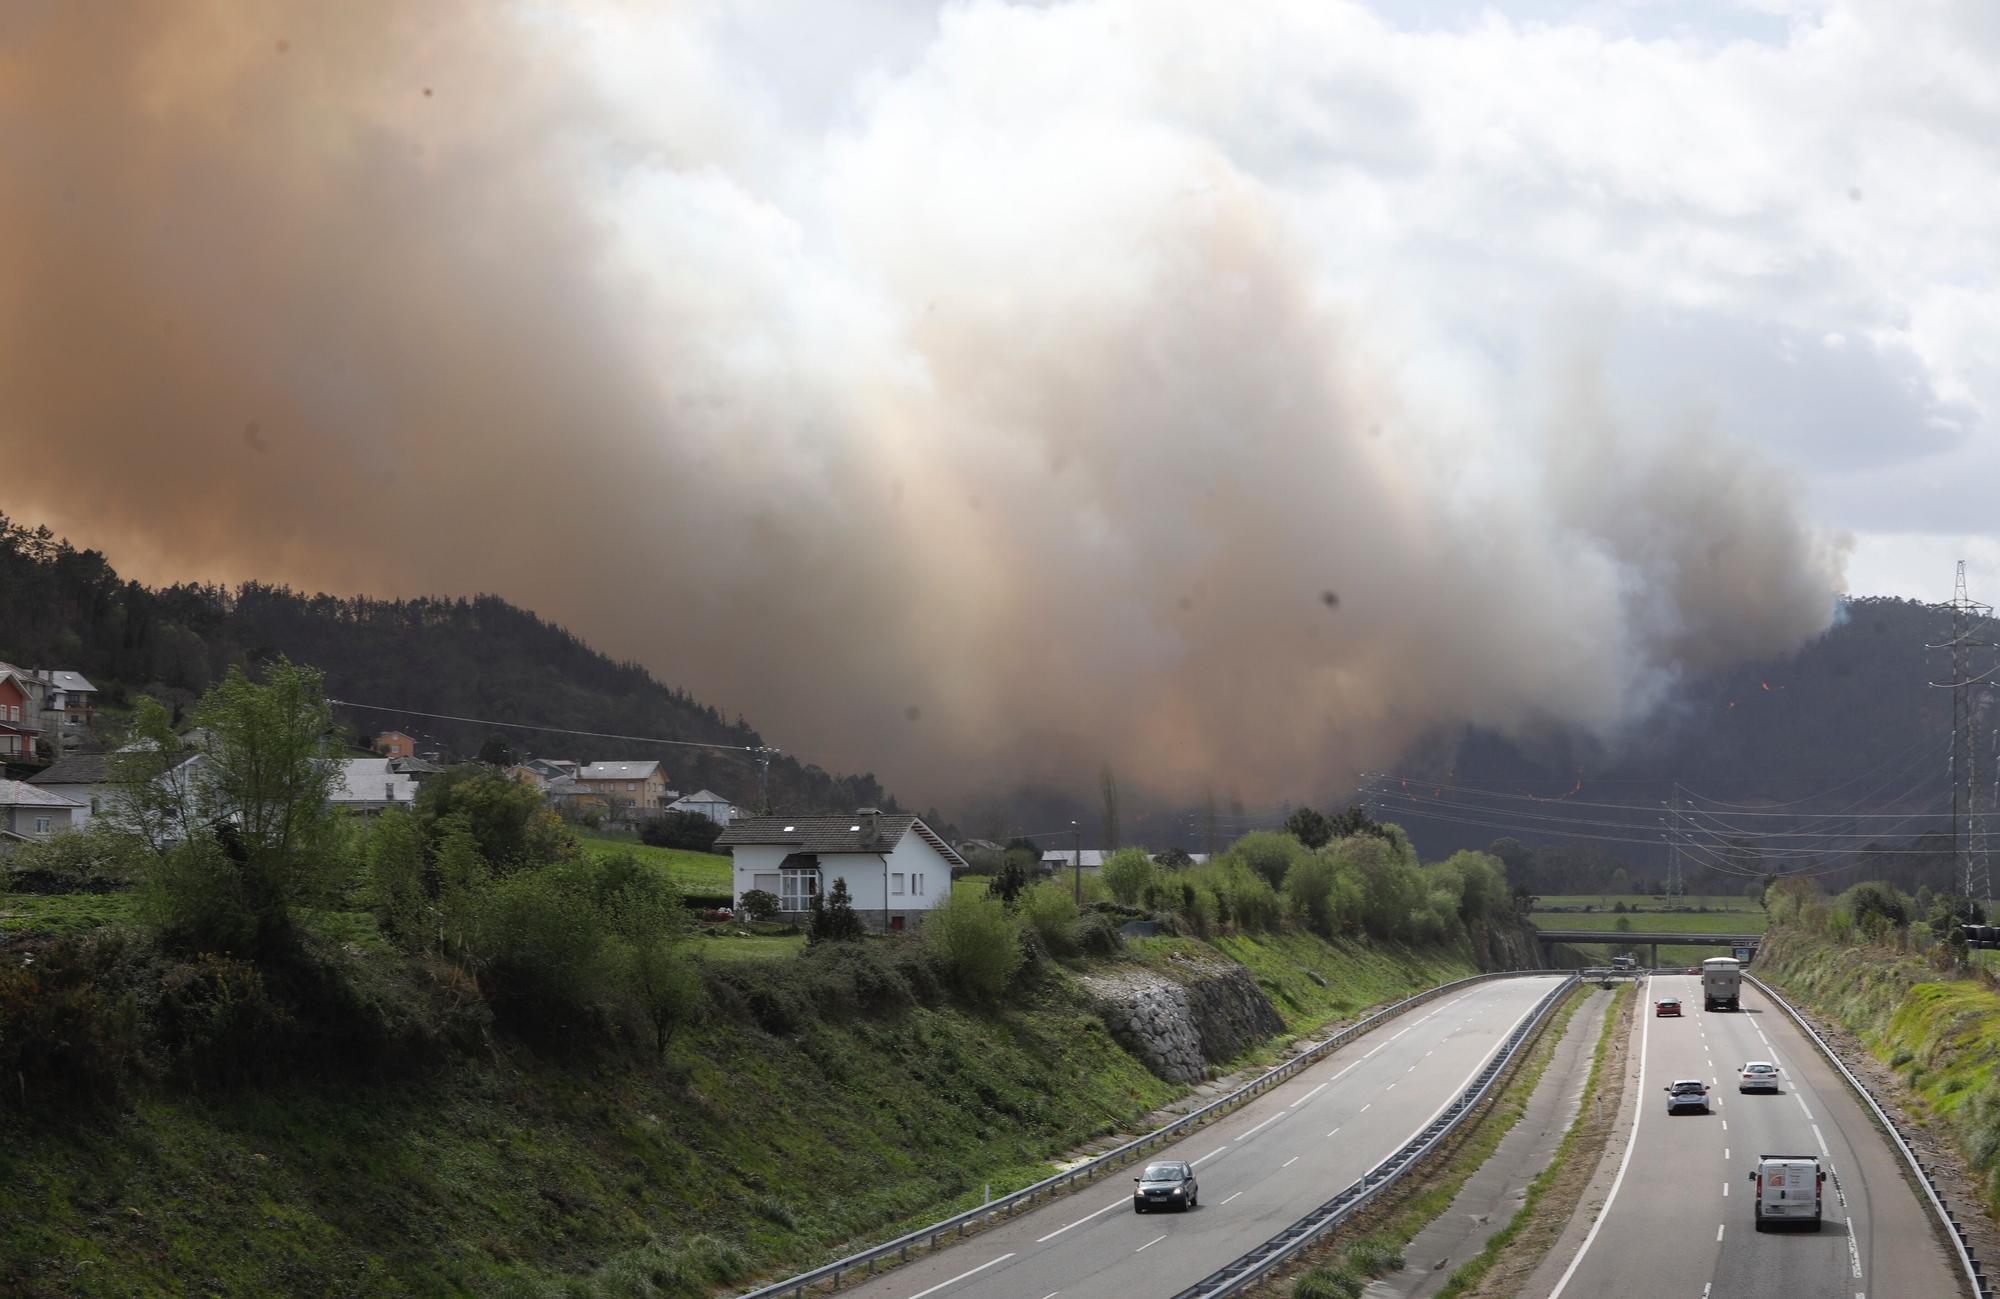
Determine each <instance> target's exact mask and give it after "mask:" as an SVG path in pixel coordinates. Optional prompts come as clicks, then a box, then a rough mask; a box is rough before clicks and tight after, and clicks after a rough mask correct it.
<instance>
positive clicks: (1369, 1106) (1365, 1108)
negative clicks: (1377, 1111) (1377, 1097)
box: [1359, 1101, 1375, 1114]
mask: <svg viewBox="0 0 2000 1299" xmlns="http://www.w3.org/2000/svg"><path fill="white" fill-rule="evenodd" d="M1374 1106H1375V1102H1374V1101H1369V1102H1368V1104H1366V1105H1363V1106H1362V1107H1361V1109H1360V1111H1359V1112H1360V1113H1362V1114H1366V1113H1367V1112H1368V1111H1369V1110H1371V1109H1373V1108H1374Z"/></svg>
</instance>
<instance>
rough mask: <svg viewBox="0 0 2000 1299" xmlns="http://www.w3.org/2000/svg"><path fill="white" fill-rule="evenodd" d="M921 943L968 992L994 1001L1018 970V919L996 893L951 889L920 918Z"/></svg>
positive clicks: (1019, 954) (977, 997) (968, 994)
mask: <svg viewBox="0 0 2000 1299" xmlns="http://www.w3.org/2000/svg"><path fill="white" fill-rule="evenodd" d="M924 942H925V944H926V945H927V946H928V947H929V948H930V949H931V951H932V952H934V953H935V954H936V955H937V958H938V962H939V964H941V965H942V966H943V967H944V970H945V973H946V976H947V977H948V978H950V980H951V981H952V983H953V984H954V985H956V986H957V987H958V989H959V990H960V991H961V992H963V993H965V994H966V995H967V996H969V997H972V998H974V999H975V1000H979V1001H987V1002H992V1001H997V1000H998V999H999V997H1000V994H1001V993H1002V992H1003V991H1005V990H1006V987H1007V983H1008V981H1009V980H1010V979H1012V978H1013V977H1014V971H1015V970H1017V969H1019V968H1020V966H1021V961H1022V954H1021V924H1020V921H1019V920H1018V919H1017V918H1016V917H1015V916H1014V915H1013V913H1011V912H1010V911H1008V910H1007V907H1006V904H1004V903H1002V902H1001V901H1000V900H999V899H997V898H991V897H981V896H977V895H974V894H972V893H953V894H951V896H949V897H947V898H946V899H945V900H944V902H943V903H942V904H940V905H939V906H936V907H933V908H931V912H930V915H929V916H927V917H926V918H925V919H924Z"/></svg>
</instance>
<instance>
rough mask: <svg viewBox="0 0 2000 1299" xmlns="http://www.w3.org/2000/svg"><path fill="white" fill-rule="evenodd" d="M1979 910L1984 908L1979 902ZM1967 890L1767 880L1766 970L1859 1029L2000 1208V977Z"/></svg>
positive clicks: (1989, 1202)
mask: <svg viewBox="0 0 2000 1299" xmlns="http://www.w3.org/2000/svg"><path fill="white" fill-rule="evenodd" d="M1970 914H1971V915H1972V918H1973V919H1974V920H1975V922H1977V921H1978V920H1980V919H1983V918H1984V917H1983V915H1982V914H1980V909H1976V908H1975V909H1974V910H1973V912H1972V913H1970ZM1967 917H1968V911H1967V908H1966V907H1965V904H1964V903H1963V902H1962V901H1959V900H1957V899H1954V898H1953V897H1951V896H1949V895H1933V894H1931V893H1930V891H1929V890H1928V889H1919V890H1918V891H1917V893H1916V894H1915V895H1909V894H1905V893H1902V892H1901V891H1899V890H1897V889H1895V888H1893V887H1891V886H1889V885H1886V884H1882V883H1878V882H1873V881H1870V882H1864V883H1861V884H1856V885H1854V886H1853V887H1852V888H1850V889H1848V890H1847V891H1845V892H1844V893H1841V894H1839V895H1837V896H1832V897H1828V896H1825V895H1823V894H1821V893H1819V892H1817V891H1816V890H1814V889H1813V888H1812V887H1811V886H1810V883H1809V882H1808V881H1786V882H1782V883H1780V884H1778V885H1776V886H1774V887H1773V888H1772V890H1771V932H1770V934H1769V935H1768V937H1767V940H1766V946H1765V947H1764V949H1763V952H1762V954H1761V955H1760V957H1759V959H1758V965H1759V973H1762V974H1764V976H1765V977H1767V978H1769V979H1771V980H1772V981H1773V982H1775V983H1777V984H1778V985H1779V986H1780V987H1782V988H1783V989H1784V990H1785V992H1786V993H1787V994H1788V995H1793V996H1796V997H1798V998H1799V999H1800V1000H1801V1001H1802V1002H1803V1003H1804V1004H1805V1005H1806V1006H1808V1007H1809V1008H1811V1009H1813V1010H1814V1011H1816V1012H1818V1013H1820V1014H1823V1015H1826V1016H1828V1017H1830V1018H1832V1019H1833V1020H1834V1021H1836V1022H1837V1023H1839V1024H1840V1025H1842V1026H1843V1027H1845V1028H1846V1029H1847V1030H1848V1031H1850V1032H1852V1033H1853V1034H1855V1035H1856V1037H1858V1038H1859V1039H1860V1041H1861V1042H1862V1044H1863V1045H1864V1046H1865V1047H1866V1048H1867V1050H1868V1051H1869V1053H1870V1054H1872V1055H1873V1056H1874V1057H1875V1058H1876V1059H1878V1060H1880V1061H1881V1062H1882V1063H1883V1064H1885V1065H1887V1066H1889V1067H1890V1068H1892V1069H1894V1070H1895V1071H1897V1072H1898V1073H1899V1074H1900V1075H1901V1077H1902V1079H1903V1081H1904V1082H1905V1083H1906V1084H1907V1085H1908V1087H1909V1090H1910V1094H1911V1098H1912V1101H1913V1103H1914V1104H1915V1105H1916V1106H1917V1107H1918V1109H1919V1111H1920V1114H1919V1117H1921V1118H1923V1119H1925V1120H1926V1121H1928V1122H1930V1123H1931V1124H1932V1125H1933V1126H1934V1127H1935V1128H1936V1129H1937V1130H1938V1131H1940V1132H1943V1133H1946V1134H1948V1136H1949V1138H1950V1139H1951V1141H1952V1142H1953V1144H1954V1145H1955V1146H1956V1147H1957V1149H1958V1152H1959V1154H1960V1155H1961V1156H1962V1157H1963V1159H1964V1161H1965V1164H1966V1167H1967V1168H1968V1169H1969V1170H1970V1172H1971V1173H1972V1175H1973V1177H1974V1179H1975V1180H1976V1181H1977V1182H1978V1183H1979V1185H1980V1187H1981V1189H1982V1191H1983V1194H1984V1199H1985V1201H1986V1206H1987V1209H1988V1210H1989V1211H1991V1212H2000V1076H1996V1074H1995V1071H1994V1068H1993V1062H1994V1060H1995V1059H1996V1058H2000V977H1996V974H1995V972H1994V970H1993V968H1992V967H1991V966H1990V965H1988V964H1986V963H1985V962H1983V961H1981V960H1980V959H1979V958H1980V957H1982V956H1986V955H1990V953H1982V952H1971V951H1967V949H1966V946H1965V944H1964V942H1963V941H1962V940H1961V939H1960V937H1959V930H1958V925H1959V923H1960V922H1961V921H1963V920H1965V919H1967Z"/></svg>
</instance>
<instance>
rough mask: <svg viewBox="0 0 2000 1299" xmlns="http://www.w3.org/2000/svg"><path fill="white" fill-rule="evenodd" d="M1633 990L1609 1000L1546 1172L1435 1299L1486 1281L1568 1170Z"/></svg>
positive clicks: (1456, 1296)
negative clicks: (1572, 1113)
mask: <svg viewBox="0 0 2000 1299" xmlns="http://www.w3.org/2000/svg"><path fill="white" fill-rule="evenodd" d="M1633 986H1634V985H1631V984H1627V985H1625V986H1623V987H1621V988H1619V989H1618V992H1617V994H1616V995H1615V996H1613V997H1612V999H1611V1004H1610V1005H1608V1006H1606V1007H1605V1008H1604V1025H1603V1027H1602V1029H1601V1030H1600V1031H1599V1033H1598V1038H1597V1049H1596V1050H1595V1051H1594V1052H1592V1053H1591V1057H1590V1077H1589V1078H1587V1079H1586V1080H1585V1081H1584V1084H1583V1100H1582V1103H1581V1104H1579V1105H1578V1106H1577V1111H1576V1119H1575V1120H1574V1121H1572V1122H1571V1123H1570V1126H1569V1131H1568V1132H1565V1133H1564V1134H1563V1139H1562V1143H1561V1144H1560V1145H1558V1146H1557V1147H1556V1153H1555V1157H1554V1158H1552V1159H1550V1160H1549V1166H1548V1167H1547V1168H1544V1169H1543V1170H1542V1171H1541V1172H1539V1173H1537V1174H1536V1175H1535V1180H1534V1181H1532V1182H1530V1183H1528V1194H1527V1196H1526V1198H1524V1199H1523V1200H1522V1201H1521V1207H1520V1208H1519V1209H1518V1210H1516V1211H1515V1213H1514V1216H1513V1217H1512V1218H1511V1219H1509V1220H1508V1223H1507V1225H1506V1226H1504V1227H1502V1228H1501V1229H1500V1230H1499V1231H1497V1232H1495V1233H1494V1234H1493V1236H1492V1237H1491V1238H1490V1239H1489V1240H1488V1241H1487V1242H1486V1248H1484V1249H1482V1250H1480V1251H1479V1253H1478V1254H1476V1255H1474V1256H1473V1257H1472V1258H1470V1259H1468V1260H1467V1261H1466V1262H1464V1263H1462V1264H1460V1265H1459V1267H1458V1269H1457V1270H1456V1271H1454V1272H1453V1273H1452V1274H1451V1278H1450V1279H1449V1280H1448V1281H1446V1282H1445V1284H1444V1289H1443V1290H1440V1291H1439V1292H1438V1299H1460V1296H1462V1295H1465V1294H1468V1293H1470V1292H1471V1291H1472V1289H1473V1287H1475V1286H1477V1285H1478V1284H1479V1283H1480V1282H1481V1281H1483V1280H1484V1279H1485V1278H1486V1274H1487V1273H1488V1272H1490V1271H1492V1270H1493V1266H1494V1264H1496V1263H1498V1262H1499V1261H1500V1256H1501V1255H1502V1254H1504V1253H1505V1252H1506V1251H1507V1250H1508V1249H1509V1248H1510V1247H1511V1246H1512V1245H1513V1244H1514V1241H1515V1238H1516V1237H1518V1236H1520V1234H1521V1233H1522V1231H1523V1230H1525V1229H1526V1228H1527V1226H1528V1224H1529V1223H1531V1222H1532V1221H1534V1218H1535V1214H1536V1210H1537V1209H1538V1208H1539V1207H1540V1205H1541V1203H1542V1200H1543V1198H1544V1197H1545V1196H1547V1195H1548V1193H1549V1189H1550V1188H1551V1187H1552V1186H1554V1185H1555V1184H1556V1182H1557V1180H1558V1179H1559V1178H1560V1177H1561V1176H1562V1174H1563V1171H1564V1170H1565V1169H1567V1168H1569V1167H1570V1164H1571V1161H1572V1159H1573V1158H1575V1157H1576V1156H1577V1155H1578V1153H1579V1147H1580V1146H1582V1145H1584V1144H1585V1143H1586V1141H1587V1139H1588V1134H1589V1133H1590V1132H1591V1131H1592V1129H1593V1127H1594V1126H1595V1125H1593V1124H1590V1123H1588V1122H1586V1118H1587V1116H1589V1115H1590V1113H1591V1102H1592V1101H1593V1100H1594V1099H1595V1098H1596V1096H1597V1088H1598V1083H1599V1079H1600V1077H1601V1075H1602V1074H1603V1072H1604V1060H1605V1056H1606V1054H1607V1053H1608V1052H1609V1050H1610V1048H1611V1044H1612V1041H1613V1040H1614V1038H1615V1037H1616V1033H1615V1032H1614V1025H1615V1023H1616V1021H1617V1019H1618V1015H1619V1012H1620V1011H1621V1010H1624V1009H1627V1008H1628V1007H1629V1006H1630V1005H1631V1003H1632V997H1631V991H1632V988H1633ZM1598 1136H1599V1138H1600V1139H1599V1141H1598V1142H1597V1143H1595V1144H1596V1145H1597V1147H1598V1148H1600V1149H1601V1148H1602V1141H1601V1137H1602V1134H1601V1133H1599V1134H1598Z"/></svg>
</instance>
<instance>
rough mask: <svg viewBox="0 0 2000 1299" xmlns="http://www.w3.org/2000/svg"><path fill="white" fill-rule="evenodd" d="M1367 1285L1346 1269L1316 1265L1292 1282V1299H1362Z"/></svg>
mask: <svg viewBox="0 0 2000 1299" xmlns="http://www.w3.org/2000/svg"><path fill="white" fill-rule="evenodd" d="M1367 1285H1368V1283H1367V1282H1366V1281H1365V1280H1364V1279H1363V1278H1361V1277H1359V1276H1356V1275H1355V1274H1354V1273H1353V1272H1352V1271H1350V1270H1349V1269H1348V1268H1346V1267H1334V1266H1330V1265H1328V1264H1326V1263H1316V1264H1314V1265H1313V1266H1312V1267H1309V1268H1307V1269H1306V1270H1305V1271H1304V1272H1301V1273H1300V1274H1299V1279H1298V1280H1296V1281H1294V1282H1292V1299H1360V1295H1361V1292H1362V1291H1363V1290H1364V1289H1366V1288H1367Z"/></svg>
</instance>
